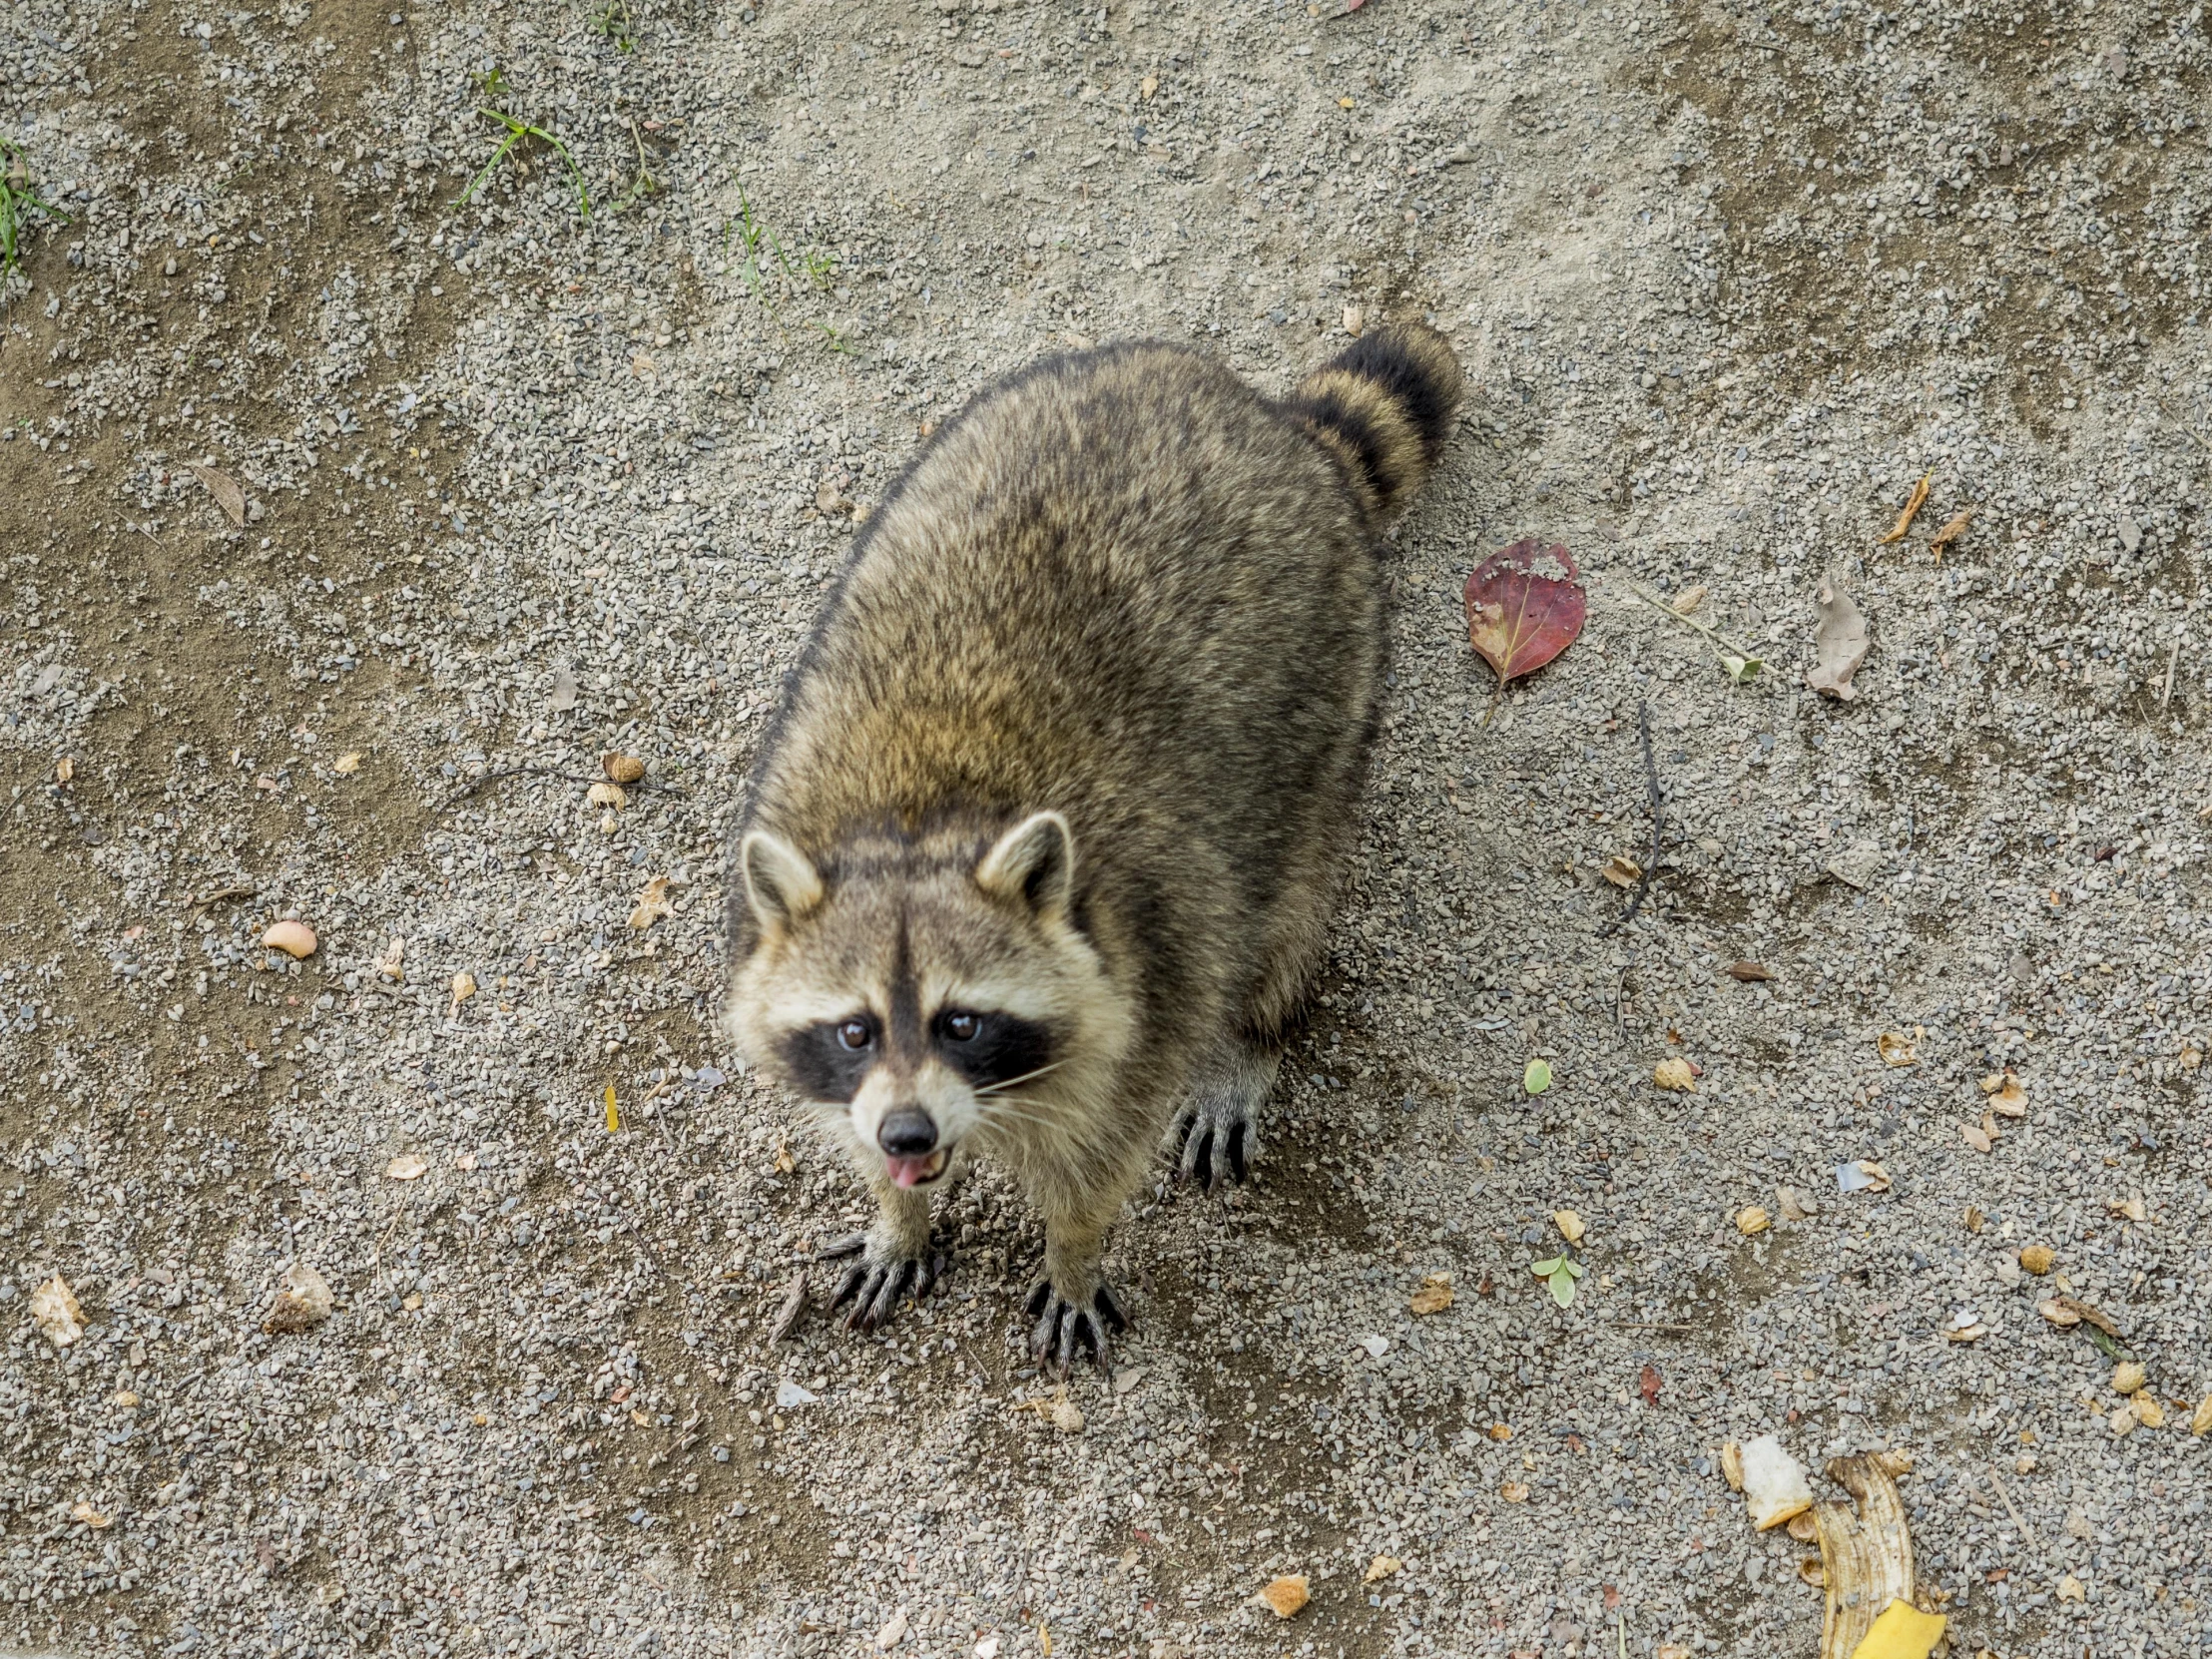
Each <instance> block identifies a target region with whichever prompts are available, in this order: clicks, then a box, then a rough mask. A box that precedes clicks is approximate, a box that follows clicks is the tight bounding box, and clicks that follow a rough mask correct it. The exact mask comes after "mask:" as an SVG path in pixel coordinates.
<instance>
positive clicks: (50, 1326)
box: [30, 1273, 85, 1348]
mask: <svg viewBox="0 0 2212 1659" xmlns="http://www.w3.org/2000/svg"><path fill="white" fill-rule="evenodd" d="M30 1310H31V1322H32V1323H33V1324H34V1325H36V1326H37V1327H38V1332H39V1335H40V1336H42V1337H44V1338H45V1339H46V1340H47V1341H48V1342H50V1343H52V1344H53V1345H54V1346H55V1347H56V1348H68V1347H70V1346H71V1345H72V1344H75V1343H80V1342H82V1341H84V1336H85V1324H84V1321H85V1311H84V1309H82V1308H80V1307H79V1306H78V1305H77V1293H76V1292H75V1291H73V1290H71V1289H70V1288H69V1281H68V1280H66V1279H64V1278H63V1277H62V1276H61V1275H60V1274H58V1273H57V1274H56V1275H54V1277H53V1278H51V1279H49V1280H48V1281H47V1282H46V1283H45V1284H43V1285H41V1286H40V1287H39V1288H38V1289H37V1290H35V1291H33V1292H32V1293H31V1300H30Z"/></svg>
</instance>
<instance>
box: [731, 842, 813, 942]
mask: <svg viewBox="0 0 2212 1659" xmlns="http://www.w3.org/2000/svg"><path fill="white" fill-rule="evenodd" d="M738 861H739V863H740V864H741V865H742V866H743V867H744V870H745V896H746V897H747V899H748V900H750V901H751V903H752V905H753V913H754V915H755V916H757V917H759V918H760V922H761V925H762V926H763V927H781V926H784V925H785V924H787V923H789V922H793V921H796V920H798V919H799V918H800V917H801V916H803V915H805V914H806V913H807V912H808V911H809V910H811V909H813V908H814V907H815V906H816V905H817V904H819V903H821V902H822V876H821V874H820V873H819V872H818V871H817V870H816V869H815V866H814V865H813V864H811V863H809V862H808V861H807V855H806V854H805V853H804V852H802V851H800V850H799V848H798V847H796V846H794V845H792V843H791V842H790V841H788V840H786V839H784V837H783V836H781V835H776V834H771V833H770V832H769V831H768V830H754V831H752V833H750V834H748V835H747V836H746V837H745V843H744V844H743V845H742V846H741V847H740V848H739V849H738Z"/></svg>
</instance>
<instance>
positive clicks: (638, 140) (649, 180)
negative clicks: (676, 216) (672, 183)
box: [607, 121, 668, 214]
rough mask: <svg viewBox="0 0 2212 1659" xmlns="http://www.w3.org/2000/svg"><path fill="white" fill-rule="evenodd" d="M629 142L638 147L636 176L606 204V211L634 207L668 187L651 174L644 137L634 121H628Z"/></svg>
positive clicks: (612, 212)
mask: <svg viewBox="0 0 2212 1659" xmlns="http://www.w3.org/2000/svg"><path fill="white" fill-rule="evenodd" d="M630 142H631V143H633V144H635V145H636V146H637V147H638V176H637V177H636V178H635V179H633V180H631V181H630V188H629V189H628V190H626V191H624V192H623V193H622V194H621V195H620V196H618V197H616V198H615V199H614V200H613V201H612V202H610V203H608V204H607V211H608V212H609V213H611V214H618V213H621V212H622V211H623V209H625V208H631V207H635V206H636V205H637V204H638V203H640V202H642V201H644V200H645V199H646V198H647V197H648V196H651V195H653V194H654V193H655V192H656V191H661V190H666V189H667V188H668V187H667V186H666V185H664V184H662V183H661V181H660V180H658V179H656V178H655V177H654V176H653V171H652V168H651V167H650V165H649V159H648V157H647V156H646V153H645V139H644V137H643V135H641V134H640V133H639V132H638V124H637V123H636V122H635V121H633V122H631V123H630Z"/></svg>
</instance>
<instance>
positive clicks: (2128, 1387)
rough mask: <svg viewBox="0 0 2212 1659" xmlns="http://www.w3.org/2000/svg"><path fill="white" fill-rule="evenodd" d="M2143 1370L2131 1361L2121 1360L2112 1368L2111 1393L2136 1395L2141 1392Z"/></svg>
mask: <svg viewBox="0 0 2212 1659" xmlns="http://www.w3.org/2000/svg"><path fill="white" fill-rule="evenodd" d="M2144 1376H2145V1374H2144V1371H2143V1368H2142V1367H2141V1366H2140V1365H2138V1364H2137V1363H2136V1362H2135V1361H2133V1360H2122V1361H2121V1362H2120V1363H2119V1364H2118V1365H2116V1366H2114V1367H2113V1368H2112V1391H2113V1392H2114V1393H2116V1394H2136V1393H2141V1392H2142V1391H2143V1381H2144Z"/></svg>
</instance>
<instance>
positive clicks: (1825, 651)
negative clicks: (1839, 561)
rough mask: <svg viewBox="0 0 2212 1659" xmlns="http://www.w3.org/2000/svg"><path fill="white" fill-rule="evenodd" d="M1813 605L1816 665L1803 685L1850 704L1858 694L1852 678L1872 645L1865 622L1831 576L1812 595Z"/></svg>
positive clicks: (1808, 673) (1808, 672)
mask: <svg viewBox="0 0 2212 1659" xmlns="http://www.w3.org/2000/svg"><path fill="white" fill-rule="evenodd" d="M1813 605H1814V608H1815V610H1816V611H1817V612H1818V613H1819V617H1820V621H1819V624H1818V626H1816V627H1815V629H1814V631H1813V654H1814V658H1815V662H1814V664H1813V666H1812V667H1811V668H1810V669H1808V670H1806V673H1805V683H1806V685H1808V686H1810V687H1811V688H1812V689H1813V690H1814V691H1817V692H1820V693H1822V694H1823V695H1824V696H1828V697H1835V698H1841V699H1842V700H1843V701H1844V702H1846V703H1849V702H1850V701H1851V700H1852V699H1853V698H1855V697H1857V696H1858V695H1859V693H1858V690H1857V689H1856V688H1855V687H1854V686H1853V685H1852V683H1851V678H1852V676H1853V675H1855V674H1857V673H1858V672H1859V665H1860V664H1861V663H1863V662H1865V661H1866V660H1867V649H1868V647H1869V645H1870V644H1871V643H1872V637H1871V636H1870V635H1869V634H1868V632H1867V619H1866V618H1865V617H1864V616H1862V615H1860V614H1859V607H1858V606H1856V605H1854V604H1853V603H1852V602H1851V596H1850V595H1849V594H1847V593H1845V592H1844V590H1843V589H1842V588H1840V587H1838V586H1837V585H1836V580H1835V578H1834V577H1830V578H1829V579H1828V580H1827V581H1824V582H1823V583H1821V585H1820V588H1819V589H1818V591H1816V592H1815V593H1814V595H1813Z"/></svg>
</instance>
